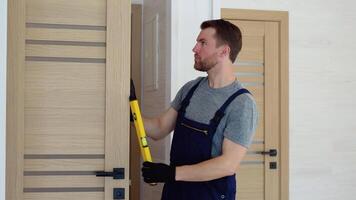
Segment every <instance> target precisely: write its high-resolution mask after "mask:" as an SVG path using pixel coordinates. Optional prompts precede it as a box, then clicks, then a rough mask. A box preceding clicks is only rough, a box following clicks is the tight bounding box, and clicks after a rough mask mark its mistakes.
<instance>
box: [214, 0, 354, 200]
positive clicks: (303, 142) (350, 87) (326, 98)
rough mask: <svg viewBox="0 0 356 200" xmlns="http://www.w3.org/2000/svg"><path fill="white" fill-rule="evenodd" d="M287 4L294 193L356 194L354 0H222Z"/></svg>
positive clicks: (314, 199) (324, 199) (225, 4)
mask: <svg viewBox="0 0 356 200" xmlns="http://www.w3.org/2000/svg"><path fill="white" fill-rule="evenodd" d="M221 5H222V8H242V9H261V10H284V11H289V17H290V19H289V22H290V41H289V45H290V65H289V68H290V75H289V79H290V88H289V91H290V199H291V200H300V199H303V200H329V199H330V200H331V199H332V200H334V199H345V200H346V199H347V200H348V199H354V198H355V196H356V190H355V186H356V134H355V130H356V123H355V119H356V118H355V113H356V90H355V87H356V67H355V61H354V59H355V56H356V39H355V35H356V26H355V20H356V13H355V7H356V2H355V1H352V0H344V1H332V0H309V1H293V0H274V1H271V0H239V1H231V0H222V1H221Z"/></svg>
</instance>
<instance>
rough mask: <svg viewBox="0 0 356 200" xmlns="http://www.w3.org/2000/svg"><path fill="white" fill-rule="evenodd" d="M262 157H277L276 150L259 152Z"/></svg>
mask: <svg viewBox="0 0 356 200" xmlns="http://www.w3.org/2000/svg"><path fill="white" fill-rule="evenodd" d="M259 153H260V154H262V155H269V156H271V157H274V156H277V149H270V150H269V151H261V152H259Z"/></svg>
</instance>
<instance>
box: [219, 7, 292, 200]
mask: <svg viewBox="0 0 356 200" xmlns="http://www.w3.org/2000/svg"><path fill="white" fill-rule="evenodd" d="M221 13H222V17H223V18H224V19H227V20H229V21H230V22H232V23H233V24H235V25H237V26H238V27H239V28H240V29H241V31H242V50H241V52H240V54H239V56H238V58H237V60H236V63H234V65H235V71H236V76H237V77H238V80H239V81H241V82H242V84H243V85H244V86H245V87H246V88H247V89H248V90H249V91H251V92H252V94H253V96H254V98H255V99H256V102H257V106H258V111H259V124H258V128H257V130H256V135H255V137H254V140H253V143H252V145H251V147H250V149H249V151H248V153H247V156H246V158H245V159H244V160H243V161H242V164H241V168H240V170H239V171H238V172H237V181H238V192H237V196H238V199H243V200H278V199H283V200H286V199H288V13H287V12H273V11H252V10H236V9H222V12H221ZM267 152H269V153H270V154H266V153H267ZM275 153H276V155H273V154H275Z"/></svg>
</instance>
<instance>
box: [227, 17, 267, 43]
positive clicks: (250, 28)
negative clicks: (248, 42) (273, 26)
mask: <svg viewBox="0 0 356 200" xmlns="http://www.w3.org/2000/svg"><path fill="white" fill-rule="evenodd" d="M224 14H225V11H224ZM229 21H230V22H231V23H233V24H235V25H236V26H237V27H239V29H240V31H241V33H242V35H248V36H259V37H263V36H264V35H265V25H264V22H261V21H251V20H246V21H243V20H229Z"/></svg>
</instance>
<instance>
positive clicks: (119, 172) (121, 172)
mask: <svg viewBox="0 0 356 200" xmlns="http://www.w3.org/2000/svg"><path fill="white" fill-rule="evenodd" d="M95 175H96V176H97V177H105V176H111V177H113V179H125V169H124V168H114V169H113V171H112V172H105V171H98V172H95Z"/></svg>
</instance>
